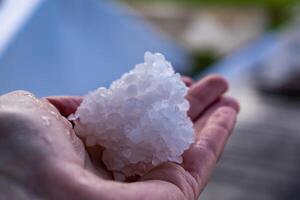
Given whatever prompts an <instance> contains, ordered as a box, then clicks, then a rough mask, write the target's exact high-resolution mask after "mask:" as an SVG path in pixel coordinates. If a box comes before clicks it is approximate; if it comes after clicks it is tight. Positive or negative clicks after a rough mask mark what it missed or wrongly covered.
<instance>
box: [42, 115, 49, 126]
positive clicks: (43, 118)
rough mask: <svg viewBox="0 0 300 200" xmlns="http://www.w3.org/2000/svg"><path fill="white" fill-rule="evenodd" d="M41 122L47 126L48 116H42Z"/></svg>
mask: <svg viewBox="0 0 300 200" xmlns="http://www.w3.org/2000/svg"><path fill="white" fill-rule="evenodd" d="M42 120H43V124H44V125H46V126H49V125H50V124H51V122H50V119H49V117H46V116H42Z"/></svg>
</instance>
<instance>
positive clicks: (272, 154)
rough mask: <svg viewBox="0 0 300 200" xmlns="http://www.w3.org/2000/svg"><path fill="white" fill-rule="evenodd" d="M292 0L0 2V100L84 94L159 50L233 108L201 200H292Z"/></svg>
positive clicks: (296, 48) (297, 6)
mask: <svg viewBox="0 0 300 200" xmlns="http://www.w3.org/2000/svg"><path fill="white" fill-rule="evenodd" d="M299 11H300V2H299V1H297V0H294V1H292V0H224V1H222V0H185V1H179V0H151V1H150V0H123V1H117V0H114V1H113V0H111V1H109V0H72V1H70V0H22V1H19V0H0V94H3V93H6V92H9V91H13V90H16V89H24V90H29V91H32V92H33V93H35V94H37V95H38V96H45V95H83V94H86V93H87V92H88V91H90V90H93V89H95V88H97V87H99V86H109V84H110V83H111V82H112V81H113V80H115V79H116V78H118V77H120V76H121V74H123V73H124V72H126V71H128V70H129V69H131V68H132V67H133V66H134V64H136V63H139V62H141V61H142V60H143V54H144V52H145V51H148V50H149V51H152V52H161V53H163V54H164V55H166V57H167V59H168V60H170V61H171V62H172V63H173V65H174V68H175V69H176V71H178V72H180V73H182V74H184V75H189V76H191V77H193V78H194V79H199V78H201V77H203V76H205V75H207V74H211V73H217V74H221V75H223V76H225V77H226V78H227V79H228V80H229V82H230V84H231V91H230V95H232V96H234V97H236V98H237V99H239V101H240V102H241V105H242V111H241V114H240V118H239V120H238V124H237V128H236V130H235V132H234V134H233V136H232V138H231V139H230V141H229V144H228V146H227V147H226V150H225V152H224V155H223V157H222V159H221V160H220V163H219V165H218V167H217V169H216V170H215V173H214V176H213V178H212V181H211V182H210V184H209V185H208V186H207V188H206V190H205V191H204V193H203V194H202V196H201V199H202V200H216V199H223V200H227V199H228V200H241V199H242V200H248V199H249V200H250V199H251V200H253V199H256V200H285V199H289V200H298V199H300V190H299V188H300V181H299V177H300V156H299V155H298V152H300V123H299V122H300V12H299Z"/></svg>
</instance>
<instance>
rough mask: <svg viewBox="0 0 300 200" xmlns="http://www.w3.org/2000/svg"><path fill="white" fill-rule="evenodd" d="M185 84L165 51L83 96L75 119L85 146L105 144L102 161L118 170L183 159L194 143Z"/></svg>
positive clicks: (136, 171) (140, 170) (134, 171)
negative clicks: (184, 153)
mask: <svg viewBox="0 0 300 200" xmlns="http://www.w3.org/2000/svg"><path fill="white" fill-rule="evenodd" d="M186 94H187V87H186V86H185V84H184V83H183V82H182V81H181V79H180V75H179V74H177V73H175V72H174V70H173V68H172V66H171V64H170V63H169V62H168V61H166V60H165V57H164V56H163V55H161V54H152V53H150V52H146V53H145V62H144V63H141V64H138V65H136V66H135V68H134V69H133V70H131V71H130V72H128V73H126V74H124V75H123V76H122V77H121V78H120V79H119V80H116V81H114V82H113V83H112V84H111V86H110V88H108V89H107V88H103V87H102V88H99V89H97V90H96V91H93V92H90V93H89V94H88V95H86V96H85V97H84V99H83V102H82V104H81V105H80V106H79V108H78V110H77V111H76V113H75V115H74V116H73V117H72V119H75V132H76V134H77V135H79V136H80V137H83V138H85V142H86V145H87V146H92V145H100V146H102V147H104V148H105V150H104V152H103V158H102V159H103V162H104V164H105V165H106V166H107V168H108V169H109V170H111V171H113V173H114V174H118V175H120V174H122V175H124V176H125V177H128V176H132V175H143V174H144V173H146V172H148V171H149V170H151V169H152V168H153V167H155V166H157V165H159V164H161V163H163V162H167V161H172V162H177V163H181V162H182V157H181V155H182V153H183V152H184V151H185V150H186V149H188V148H189V146H190V145H191V144H192V143H193V142H194V131H193V127H192V126H193V124H192V122H191V120H190V118H189V117H188V116H187V111H188V109H189V102H188V101H187V100H186V99H185V95H186Z"/></svg>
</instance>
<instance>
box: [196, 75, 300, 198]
mask: <svg viewBox="0 0 300 200" xmlns="http://www.w3.org/2000/svg"><path fill="white" fill-rule="evenodd" d="M254 82H255V80H253V79H252V78H250V77H247V75H246V74H245V75H244V76H241V77H240V78H239V79H238V80H236V81H234V82H232V83H231V85H232V92H231V95H233V96H235V97H236V98H238V99H239V100H240V102H241V105H242V111H241V113H240V116H239V121H238V123H237V127H236V129H235V131H234V133H233V135H232V137H231V138H230V141H229V143H228V145H227V147H226V150H225V152H224V154H223V157H222V159H221V160H220V162H219V164H218V166H217V168H216V170H215V172H214V176H213V178H212V181H211V182H210V183H209V184H208V186H207V188H206V190H205V191H204V193H203V194H202V196H201V198H200V199H202V200H216V199H222V200H254V199H255V200H286V199H289V200H298V199H300V190H299V188H300V180H299V178H300V156H299V152H300V100H299V99H298V100H297V99H289V98H283V97H280V96H270V95H266V94H261V93H259V92H257V90H256V89H255V87H254Z"/></svg>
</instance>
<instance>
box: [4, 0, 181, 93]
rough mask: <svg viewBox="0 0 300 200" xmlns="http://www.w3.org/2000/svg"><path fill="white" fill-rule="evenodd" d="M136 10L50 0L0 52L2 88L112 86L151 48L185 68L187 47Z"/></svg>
mask: <svg viewBox="0 0 300 200" xmlns="http://www.w3.org/2000/svg"><path fill="white" fill-rule="evenodd" d="M12 12H13V11H12ZM130 12H131V11H130V10H129V9H126V8H124V7H123V6H121V5H119V4H118V2H115V1H105V0H72V1H69V0H44V1H43V3H42V4H41V5H40V6H39V7H38V8H37V9H36V10H35V11H34V12H33V13H32V15H31V17H30V19H29V20H28V21H27V22H26V24H25V25H23V28H22V29H21V30H20V31H19V33H18V34H17V36H16V37H15V38H14V40H13V41H12V42H11V43H10V45H9V47H8V48H7V49H6V51H5V52H4V54H3V55H0V94H2V93H5V92H9V91H12V90H17V89H23V90H29V91H31V92H33V93H35V94H37V95H39V96H44V95H82V94H85V93H87V92H88V91H89V90H92V89H95V88H97V87H99V86H108V85H109V84H110V83H111V82H112V81H113V80H115V79H116V78H118V77H120V75H121V74H122V73H124V72H126V71H128V70H129V69H131V68H132V67H133V66H134V64H136V63H139V62H141V61H142V60H143V54H144V52H145V51H147V50H150V51H152V52H161V53H163V54H165V55H166V57H167V58H168V59H169V60H170V61H171V62H172V63H173V64H174V66H176V67H177V68H176V69H177V70H179V71H182V70H183V69H184V66H185V65H186V54H185V51H184V50H183V49H182V48H180V47H179V46H177V45H176V44H175V43H174V42H173V41H171V40H170V39H168V38H166V37H165V36H163V35H161V34H159V33H158V32H156V30H155V29H154V28H153V27H152V26H150V25H149V24H145V23H144V21H143V20H142V19H141V18H140V17H135V15H133V14H131V13H130ZM0 31H1V30H0Z"/></svg>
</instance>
